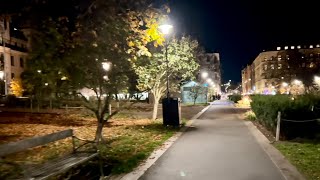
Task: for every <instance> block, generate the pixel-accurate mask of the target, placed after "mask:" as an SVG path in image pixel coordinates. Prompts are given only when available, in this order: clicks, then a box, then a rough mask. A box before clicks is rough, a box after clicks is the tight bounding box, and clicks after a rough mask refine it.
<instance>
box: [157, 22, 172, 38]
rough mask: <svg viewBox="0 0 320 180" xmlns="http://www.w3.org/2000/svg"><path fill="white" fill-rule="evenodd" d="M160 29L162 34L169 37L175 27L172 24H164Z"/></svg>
mask: <svg viewBox="0 0 320 180" xmlns="http://www.w3.org/2000/svg"><path fill="white" fill-rule="evenodd" d="M159 29H160V31H161V33H162V34H164V35H167V34H170V32H171V30H172V29H173V26H172V25H170V24H163V25H160V26H159Z"/></svg>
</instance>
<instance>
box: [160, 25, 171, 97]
mask: <svg viewBox="0 0 320 180" xmlns="http://www.w3.org/2000/svg"><path fill="white" fill-rule="evenodd" d="M159 29H160V31H161V33H162V34H164V35H165V36H167V35H169V34H170V32H171V30H172V29H173V26H172V25H170V24H163V25H160V26H159ZM165 49H166V55H165V56H166V63H167V98H169V97H170V94H169V72H168V69H169V61H168V43H167V42H165Z"/></svg>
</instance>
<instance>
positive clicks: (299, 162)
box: [275, 141, 320, 180]
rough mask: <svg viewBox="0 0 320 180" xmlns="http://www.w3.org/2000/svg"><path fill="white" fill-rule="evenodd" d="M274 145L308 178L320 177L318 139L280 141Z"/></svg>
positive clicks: (319, 143) (319, 146)
mask: <svg viewBox="0 0 320 180" xmlns="http://www.w3.org/2000/svg"><path fill="white" fill-rule="evenodd" d="M275 146H276V148H278V149H279V150H280V151H281V152H282V154H283V155H285V156H286V157H287V158H288V159H289V161H290V162H291V163H292V164H293V165H295V166H296V167H297V168H298V169H299V171H300V172H302V173H303V174H304V175H305V177H306V178H307V179H308V180H319V179H320V169H319V168H320V142H319V141H317V142H315V141H301V142H280V143H276V144H275Z"/></svg>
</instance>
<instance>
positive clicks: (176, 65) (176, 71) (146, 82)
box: [134, 37, 199, 120]
mask: <svg viewBox="0 0 320 180" xmlns="http://www.w3.org/2000/svg"><path fill="white" fill-rule="evenodd" d="M197 47H198V42H197V41H195V40H192V39H191V38H190V37H182V38H180V39H177V38H174V39H172V40H171V41H170V42H168V66H167V64H166V58H165V48H164V47H158V48H156V49H154V50H153V51H151V52H152V53H153V54H152V56H151V57H140V58H139V60H138V61H137V62H136V64H135V65H134V68H135V70H136V73H137V75H138V76H139V79H138V88H139V89H140V90H149V91H150V92H151V93H152V94H153V97H154V101H153V114H152V119H153V120H154V119H156V117H157V110H158V105H159V100H160V98H161V97H162V96H163V95H164V92H165V91H166V77H167V75H168V77H169V79H170V80H169V82H170V85H169V86H170V88H172V89H174V87H176V86H177V85H178V84H179V83H180V82H181V80H185V79H191V78H193V77H194V74H195V73H194V71H196V70H197V68H198V67H199V64H198V63H197V61H196V54H195V50H196V48H197ZM167 73H168V74H167ZM172 89H171V90H172Z"/></svg>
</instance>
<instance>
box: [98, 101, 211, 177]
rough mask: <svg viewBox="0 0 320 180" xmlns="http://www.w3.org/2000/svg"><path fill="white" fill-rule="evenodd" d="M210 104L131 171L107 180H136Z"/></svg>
mask: <svg viewBox="0 0 320 180" xmlns="http://www.w3.org/2000/svg"><path fill="white" fill-rule="evenodd" d="M210 106H211V104H209V105H208V106H207V107H205V108H203V109H202V110H201V111H200V112H198V113H197V114H196V115H194V116H193V117H192V118H191V119H190V120H189V121H188V122H187V123H186V125H185V126H184V127H182V128H181V130H180V131H179V132H177V133H176V134H175V135H173V136H172V137H171V138H169V139H168V140H166V141H165V142H164V143H163V144H162V146H161V147H160V148H158V149H156V150H155V151H153V152H152V153H151V155H150V156H149V157H148V158H147V159H146V160H145V162H143V163H142V164H140V165H139V166H138V167H136V168H135V169H134V170H133V171H132V172H129V173H127V174H120V175H115V176H110V177H105V178H104V179H107V180H138V179H139V178H140V177H141V176H142V175H143V174H144V173H145V172H146V171H147V170H148V169H149V168H150V167H151V166H152V165H153V164H154V163H155V162H156V161H157V160H158V159H159V158H160V157H161V156H162V155H163V154H164V153H165V152H166V151H167V150H168V149H169V148H170V147H171V146H172V145H173V143H174V142H175V141H177V140H178V138H179V137H180V136H181V135H182V134H183V133H184V132H185V131H186V130H187V129H188V128H189V127H190V126H191V125H192V124H193V123H194V121H195V120H196V119H198V118H199V117H200V116H201V115H202V114H203V113H204V112H206V111H207V110H208V109H209V107H210Z"/></svg>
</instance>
